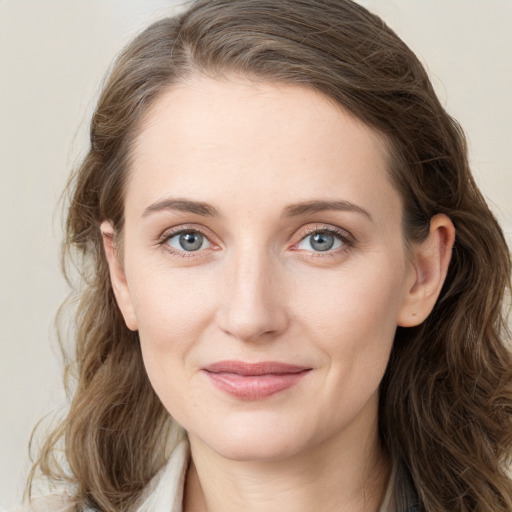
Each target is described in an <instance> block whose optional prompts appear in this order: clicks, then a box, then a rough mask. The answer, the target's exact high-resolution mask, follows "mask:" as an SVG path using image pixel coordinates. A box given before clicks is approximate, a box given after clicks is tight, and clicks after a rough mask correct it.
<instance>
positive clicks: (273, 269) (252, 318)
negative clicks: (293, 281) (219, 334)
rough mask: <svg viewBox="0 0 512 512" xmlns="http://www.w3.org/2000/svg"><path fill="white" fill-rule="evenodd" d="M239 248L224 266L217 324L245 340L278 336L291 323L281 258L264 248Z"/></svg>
mask: <svg viewBox="0 0 512 512" xmlns="http://www.w3.org/2000/svg"><path fill="white" fill-rule="evenodd" d="M248 253H251V251H239V252H238V254H234V255H233V257H232V258H230V260H231V261H229V263H227V264H226V267H225V275H226V279H225V293H224V300H223V304H222V305H221V306H220V308H219V310H218V325H219V327H220V328H221V329H222V330H223V331H224V332H225V333H227V334H228V335H230V336H232V337H234V338H236V339H238V340H240V341H244V342H261V341H268V340H271V339H275V338H276V337H277V336H278V335H279V334H281V333H282V332H284V331H285V330H286V328H287V326H288V322H289V317H288V315H287V308H286V299H285V289H284V287H283V284H284V283H283V276H282V271H281V270H280V268H279V262H277V261H275V258H272V257H271V255H268V254H266V253H264V251H261V252H259V253H258V254H255V253H254V252H252V253H251V254H248Z"/></svg>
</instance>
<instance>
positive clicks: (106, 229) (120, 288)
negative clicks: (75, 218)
mask: <svg viewBox="0 0 512 512" xmlns="http://www.w3.org/2000/svg"><path fill="white" fill-rule="evenodd" d="M100 229H101V235H102V237H103V247H104V248H105V254H106V255H107V261H108V266H109V270H110V282H111V283H112V289H113V290H114V295H115V297H116V300H117V304H118V306H119V309H120V310H121V313H122V315H123V317H124V321H125V323H126V326H127V327H128V329H130V330H132V331H136V330H137V320H136V318H135V313H134V310H133V305H132V300H131V296H130V290H129V288H128V283H127V281H126V275H125V272H124V267H123V264H122V262H121V261H120V257H119V250H118V248H117V247H116V241H115V231H114V228H113V227H112V224H111V223H110V222H108V221H104V222H103V223H102V224H101V226H100Z"/></svg>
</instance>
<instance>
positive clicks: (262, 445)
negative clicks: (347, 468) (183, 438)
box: [189, 419, 314, 461]
mask: <svg viewBox="0 0 512 512" xmlns="http://www.w3.org/2000/svg"><path fill="white" fill-rule="evenodd" d="M189 435H191V436H193V437H194V438H195V440H199V442H200V443H201V444H206V445H207V446H208V447H209V448H210V449H211V450H213V451H214V452H216V453H217V454H218V455H221V456H222V457H225V458H227V459H230V460H236V461H275V460H283V459H286V458H288V457H292V456H293V455H295V454H297V453H299V452H301V451H303V450H305V449H307V448H308V447H310V446H311V445H312V444H314V442H313V440H312V439H311V438H310V436H309V435H308V433H307V432H297V430H296V429H293V428H292V429H291V428H288V426H287V425H286V424H285V422H282V421H281V422H271V421H270V422H269V421H267V422H264V421H256V420H255V419H253V420H252V421H248V422H238V423H237V424H236V425H235V424H231V425H230V426H229V427H226V428H221V427H220V426H215V427H213V428H211V429H208V430H207V431H206V429H205V430H204V431H202V432H196V433H195V434H189Z"/></svg>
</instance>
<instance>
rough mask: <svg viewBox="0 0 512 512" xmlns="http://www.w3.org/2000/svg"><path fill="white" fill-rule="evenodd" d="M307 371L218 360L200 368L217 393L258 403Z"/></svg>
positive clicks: (301, 367)
mask: <svg viewBox="0 0 512 512" xmlns="http://www.w3.org/2000/svg"><path fill="white" fill-rule="evenodd" d="M310 370H311V368H306V367H304V366H297V365H291V364H286V363H279V362H274V361H268V362H267V361H266V362H261V363H244V362H242V361H219V362H218V363H213V364H211V365H209V366H206V367H205V368H203V371H204V372H205V374H206V375H207V376H208V378H209V379H210V380H211V382H212V383H213V384H214V385H215V386H216V387H217V388H218V389H220V390H222V391H224V392H226V393H228V394H230V395H232V396H234V397H235V398H240V399H243V400H260V399H262V398H266V397H269V396H271V395H274V394H275V393H279V392H280V391H284V390H285V389H288V388H290V387H292V386H294V385H295V384H297V383H298V382H299V381H300V380H301V379H302V377H304V376H305V375H306V374H307V373H308V372H309V371H310Z"/></svg>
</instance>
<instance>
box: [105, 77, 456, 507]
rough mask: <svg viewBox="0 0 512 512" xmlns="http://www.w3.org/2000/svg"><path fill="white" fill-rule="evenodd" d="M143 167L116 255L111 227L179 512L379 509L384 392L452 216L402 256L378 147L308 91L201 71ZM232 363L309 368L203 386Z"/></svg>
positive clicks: (183, 88)
mask: <svg viewBox="0 0 512 512" xmlns="http://www.w3.org/2000/svg"><path fill="white" fill-rule="evenodd" d="M132 157H133V159H132V165H131V168H130V177H129V180H128V183H127V190H126V199H125V225H124V230H123V237H122V244H123V250H122V255H123V256H122V259H121V258H120V257H119V255H120V253H119V251H117V249H116V246H115V244H114V243H113V240H114V239H115V237H114V236H113V235H114V233H113V229H112V226H111V225H110V223H109V222H108V221H105V222H104V223H103V224H102V226H101V229H102V232H103V235H104V241H105V248H106V253H107V256H108V260H109V265H110V270H111V279H112V284H113V288H114V292H115V294H116V298H117V301H118V303H119V306H120V309H121V311H122V313H123V316H124V318H125V321H126V324H127V326H128V327H129V328H130V329H132V330H138V331H139V336H140V342H141V349H142V353H143V357H144V362H145V365H146V370H147V373H148V376H149V378H150V380H151V383H152V385H153V387H154V389H155V391H156V393H157V394H158V396H159V397H160V399H161V400H162V403H163V404H164V406H165V407H166V409H167V410H168V411H169V413H170V414H171V415H172V416H173V417H174V418H175V419H176V421H177V422H178V423H180V424H181V425H182V426H183V427H184V428H185V429H186V431H187V432H188V436H189V440H190V444H191V453H192V460H191V464H190V467H189V471H188V476H187V483H186V488H185V499H184V510H185V512H221V511H222V512H231V511H237V512H239V511H240V510H244V511H249V512H257V511H265V512H268V511H276V512H277V511H279V512H287V511H290V512H292V511H293V512H310V511H311V510H315V511H321V512H327V511H340V510H343V511H346V512H355V511H358V512H361V511H363V510H364V511H369V512H375V511H377V510H378V509H379V506H380V504H381V502H382V499H383V495H384V492H385V488H386V485H387V482H388V477H389V473H390V463H389V461H388V460H387V458H386V457H385V456H384V454H383V453H381V451H380V450H379V439H378V431H377V416H378V410H377V405H378V386H379V383H380V381H381V379H382V376H383V374H384V371H385V369H386V365H387V362H388V358H389V354H390V351H391V347H392V342H393V336H394V332H395V330H396V327H397V326H398V325H400V326H405V327H408V326H414V325H417V324H419V323H421V322H422V321H423V320H424V319H425V318H426V317H427V316H428V314H429V313H430V311H431V310H432V308H433V306H434V304H435V301H436V299H437V297H438V295H439V293H440V290H441V287H442V284H443V281H444V279H445V276H446V272H447V268H448V264H449V261H450V255H451V248H452V246H453V242H454V237H455V230H454V228H453V225H452V223H451V222H450V220H449V219H448V218H447V217H446V216H443V215H437V216H435V217H434V218H433V219H432V221H431V227H430V234H429V236H428V238H427V239H426V240H425V241H424V242H422V243H416V244H412V247H411V248H412V251H411V253H410V254H411V255H410V254H409V253H408V252H406V249H405V242H404V235H403V232H402V228H401V220H402V201H401V198H400V196H399V194H398V192H397V190H396V189H395V188H394V186H393V185H392V184H391V181H390V179H389V173H388V168H387V166H388V162H389V155H388V152H387V149H386V145H385V143H384V140H383V137H382V136H381V135H379V134H378V133H375V132H374V131H373V130H371V129H370V128H368V127H367V126H366V125H364V124H363V123H362V122H360V121H359V120H357V119H355V118H354V117H353V116H351V115H350V114H348V113H347V112H346V111H345V110H343V109H342V108H341V107H339V106H337V105H335V104H334V103H333V102H332V101H330V100H328V99H327V98H325V97H323V96H322V95H320V94H319V93H316V92H314V91H312V90H309V89H306V88H302V87H298V86H285V85H276V84H268V83H261V82H258V83H254V82H250V81H246V80H243V79H240V78H232V79H223V80H214V79H211V78H205V77H193V78H190V79H189V80H188V81H187V82H186V83H184V84H181V85H179V86H175V87H173V88H171V89H169V91H167V92H165V93H164V94H163V95H162V96H161V97H160V98H159V99H158V100H157V101H156V103H155V104H154V105H153V106H152V107H151V109H150V111H149V112H148V115H147V117H146V119H145V122H144V123H143V126H142V127H141V130H140V133H139V134H138V137H137V140H136V143H135V145H134V148H133V155H132ZM176 200H179V201H180V202H179V203H178V202H176ZM173 201H174V202H173ZM312 202H316V208H309V209H307V208H299V207H296V206H295V207H292V206H290V205H297V204H299V203H300V204H303V203H305V204H311V203H312ZM319 202H323V204H319ZM192 203H194V204H192ZM197 203H201V204H200V205H199V207H198V206H197ZM204 203H207V205H208V206H207V207H204ZM191 204H192V206H193V208H191ZM180 230H182V231H183V230H185V231H186V232H187V233H189V235H190V233H192V240H193V241H194V240H195V241H196V242H198V243H197V245H196V246H193V247H192V246H191V245H186V244H185V246H183V245H182V242H183V239H182V237H181V235H180V234H176V233H177V232H179V231H180ZM198 233H199V234H198ZM319 234H320V237H322V236H323V237H324V239H323V240H321V242H324V245H323V246H322V245H321V244H320V245H319V244H318V243H316V242H317V240H316V239H315V238H314V237H315V236H318V235H319ZM325 242H329V243H331V242H332V243H331V244H330V245H332V247H330V248H328V249H325ZM328 245H329V244H328ZM183 256H185V257H183ZM223 360H239V361H244V362H250V363H255V362H256V363H258V362H262V361H278V362H284V363H287V364H294V365H301V366H304V367H306V368H307V369H308V371H307V374H306V376H305V377H304V378H302V379H301V380H300V381H299V382H298V383H297V384H295V385H293V386H292V387H291V388H289V389H286V390H284V391H281V392H279V393H276V394H273V395H272V396H268V397H265V398H261V399H256V400H244V399H240V398H237V397H233V396H232V395H230V394H227V393H225V392H224V391H222V390H219V389H218V388H216V387H215V386H213V385H212V383H211V382H210V381H209V379H208V378H207V377H205V372H204V371H203V368H204V367H205V365H209V364H212V363H215V362H217V361H223Z"/></svg>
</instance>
